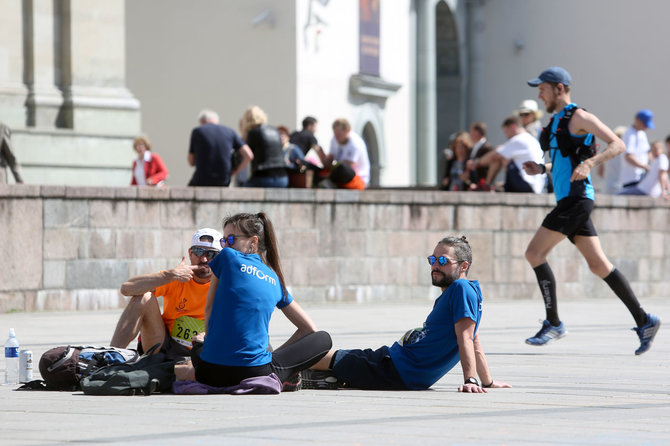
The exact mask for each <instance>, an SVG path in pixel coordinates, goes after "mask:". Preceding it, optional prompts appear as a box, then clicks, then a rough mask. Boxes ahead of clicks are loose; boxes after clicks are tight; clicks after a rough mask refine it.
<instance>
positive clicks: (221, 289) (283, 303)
mask: <svg viewBox="0 0 670 446" xmlns="http://www.w3.org/2000/svg"><path fill="white" fill-rule="evenodd" d="M223 233H224V237H223V239H222V240H221V245H222V246H223V247H224V249H223V250H222V251H221V252H220V253H219V254H218V255H217V256H216V257H215V258H214V259H213V260H212V261H211V262H210V263H209V266H210V268H211V269H212V272H213V273H214V277H213V278H212V281H211V284H210V287H209V293H208V295H207V305H206V307H205V329H206V336H205V339H204V344H200V345H199V344H198V343H197V342H196V343H195V346H194V348H193V352H192V359H193V365H194V367H195V378H196V380H197V381H199V382H202V383H204V384H208V385H211V386H217V387H223V386H234V385H237V384H239V383H240V381H242V380H243V379H246V378H250V377H254V376H265V375H270V374H271V373H275V374H276V375H277V376H278V377H279V379H280V380H281V381H282V383H283V384H284V390H289V389H290V390H296V389H295V385H296V384H298V381H299V372H300V371H301V370H304V369H306V368H308V367H310V366H311V365H313V364H316V362H318V361H319V360H320V359H321V358H322V357H323V356H324V355H325V354H326V353H328V350H329V349H330V347H331V346H332V342H331V339H330V335H329V334H328V333H326V332H324V331H318V332H317V331H316V326H315V325H314V322H312V320H311V319H310V317H309V316H308V315H307V313H305V311H304V310H303V309H302V308H301V307H300V305H298V304H297V303H296V302H295V301H294V300H293V298H292V297H291V295H290V294H289V293H288V291H287V290H286V285H285V282H284V275H283V273H282V269H281V265H280V262H279V250H278V247H277V239H276V237H275V232H274V228H273V226H272V222H271V221H270V219H269V218H268V217H267V215H265V214H264V213H262V212H261V213H258V214H246V213H243V214H236V215H233V216H232V217H228V218H226V219H225V220H224V222H223ZM275 307H276V308H279V309H280V310H282V312H283V313H284V315H285V316H286V317H287V318H288V319H289V320H290V321H291V322H292V323H293V324H294V325H295V326H296V328H297V330H296V331H295V333H293V335H292V336H291V337H290V338H289V339H288V340H287V341H286V342H285V343H284V344H283V345H282V346H280V347H279V348H277V349H276V350H275V351H270V350H271V349H270V348H268V347H269V341H268V329H269V324H270V317H271V316H272V312H273V311H274V309H275ZM291 384H293V388H291ZM298 388H299V387H298Z"/></svg>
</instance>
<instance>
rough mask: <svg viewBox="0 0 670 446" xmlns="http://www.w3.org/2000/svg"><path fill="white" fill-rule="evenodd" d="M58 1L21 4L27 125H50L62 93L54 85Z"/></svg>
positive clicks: (33, 1) (54, 118)
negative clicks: (56, 9) (56, 7)
mask: <svg viewBox="0 0 670 446" xmlns="http://www.w3.org/2000/svg"><path fill="white" fill-rule="evenodd" d="M57 4H58V2H45V1H39V0H26V1H24V2H23V5H24V11H23V13H24V17H23V19H24V20H23V23H24V27H25V29H24V33H23V37H24V55H25V60H24V63H25V82H26V85H27V87H28V96H27V97H26V109H27V110H26V111H27V120H26V124H27V125H28V126H30V127H41V128H53V127H55V126H56V119H57V116H58V112H59V110H60V107H61V105H62V104H63V95H62V94H61V92H60V90H58V88H56V68H57V63H56V53H55V49H56V47H57V44H58V42H57V38H58V35H57V33H56V32H54V29H55V26H54V25H55V24H56V25H57V22H56V21H55V20H54V5H57Z"/></svg>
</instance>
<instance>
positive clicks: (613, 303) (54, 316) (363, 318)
mask: <svg viewBox="0 0 670 446" xmlns="http://www.w3.org/2000/svg"><path fill="white" fill-rule="evenodd" d="M642 302H643V304H644V306H645V308H646V309H647V310H648V311H652V312H654V313H656V314H658V315H659V316H660V317H661V318H662V319H663V320H664V321H666V325H665V326H664V327H662V328H661V330H660V332H659V334H658V336H657V338H656V341H655V343H654V346H653V347H652V349H651V350H650V351H649V352H647V353H646V354H645V355H642V356H639V357H636V356H635V355H634V354H633V351H634V350H635V349H636V348H637V347H638V341H637V336H636V335H635V333H633V332H632V331H630V328H631V327H632V326H633V321H632V318H631V317H630V315H629V314H628V312H627V311H626V309H625V307H624V306H623V305H622V304H621V303H620V302H619V301H618V299H616V298H615V297H612V298H611V299H596V300H588V301H586V300H584V301H570V300H564V301H560V302H559V309H560V313H561V316H562V318H563V321H564V322H565V323H566V326H567V328H568V331H569V334H568V336H566V337H565V338H564V339H561V340H560V341H557V342H556V343H555V344H553V345H550V346H547V347H530V346H527V345H525V344H524V342H523V340H524V339H525V338H526V337H528V336H530V335H532V334H534V333H535V331H537V329H538V328H539V326H540V324H539V322H538V319H540V318H543V313H544V311H543V306H542V303H541V302H540V301H539V300H497V301H492V302H485V307H484V319H483V321H482V324H481V328H480V336H481V340H482V343H483V346H484V348H485V350H486V351H487V353H488V359H489V363H490V366H491V370H492V373H493V376H494V377H495V378H496V379H497V380H502V381H506V382H508V383H510V384H512V385H513V386H514V387H513V388H512V389H493V390H490V391H489V393H487V394H479V395H475V394H461V393H458V392H457V391H456V388H457V387H458V385H459V384H460V383H461V382H462V373H461V370H460V366H456V368H454V369H453V370H452V371H451V372H450V373H448V374H447V375H446V376H445V377H444V378H443V379H442V380H441V381H439V382H438V383H437V384H436V385H435V386H433V388H432V390H429V391H422V392H377V391H359V390H336V391H324V390H302V391H300V392H297V393H284V394H281V395H272V396H261V395H247V396H231V395H208V396H183V395H152V396H149V397H142V396H135V397H99V396H98V397H96V396H86V395H83V393H81V392H78V393H71V392H16V391H13V388H12V387H7V386H0V401H2V402H1V403H0V413H1V416H0V432H1V434H0V444H2V445H13V446H14V445H16V446H18V445H52V444H61V443H76V444H85V445H88V444H91V445H92V444H115V445H116V444H118V445H130V444H132V445H175V446H177V445H178V446H185V445H189V446H192V445H220V444H225V445H232V444H234V445H238V444H242V445H266V444H267V445H302V444H312V445H313V444H319V445H331V444H332V445H350V444H351V445H374V444H380V445H387V444H400V445H410V444H411V445H419V444H420V445H432V444H439V445H448V444H487V445H488V444H491V445H495V444H497V445H502V444H504V445H515V444H533V445H536V444H551V445H559V444H583V445H621V444H631V445H661V444H663V445H666V444H670V421H668V420H670V300H667V299H666V300H661V299H646V300H644V299H643V301H642ZM431 306H432V302H429V301H423V302H416V303H405V304H388V305H384V304H374V305H343V304H332V305H328V306H326V305H320V306H311V307H308V308H307V309H308V311H309V313H310V315H311V316H312V318H313V319H314V320H315V322H316V323H317V325H318V326H319V328H321V329H324V330H327V331H329V332H330V333H331V334H332V336H333V342H334V344H335V347H336V348H352V347H378V346H380V345H382V344H390V343H391V342H393V341H394V340H395V339H397V338H399V337H400V336H401V335H402V334H403V333H404V332H405V331H406V330H407V329H409V328H413V327H415V326H418V325H421V323H422V322H423V320H424V318H425V316H426V315H427V314H428V312H429V311H430V308H431ZM119 314H120V310H118V311H100V312H80V313H57V312H54V313H45V312H42V313H10V314H0V330H1V332H2V333H3V334H5V333H6V332H7V330H8V328H9V327H10V326H12V327H14V328H15V329H16V333H17V337H18V339H19V340H20V342H21V347H22V348H30V349H31V350H32V351H33V353H34V356H35V360H36V361H35V362H36V363H37V362H38V360H39V357H40V355H41V353H42V352H44V351H45V350H47V349H48V348H51V347H53V346H57V345H65V344H79V343H90V344H108V343H109V340H110V337H111V334H112V331H113V330H114V326H115V324H116V320H117V318H118V316H119ZM290 333H291V328H290V324H289V323H288V322H287V321H286V320H285V319H284V318H283V316H282V315H281V313H279V312H276V313H275V316H274V318H273V321H272V343H273V345H275V346H277V345H280V344H281V342H282V339H285V338H287V337H288V336H289V335H290ZM3 368H4V364H3Z"/></svg>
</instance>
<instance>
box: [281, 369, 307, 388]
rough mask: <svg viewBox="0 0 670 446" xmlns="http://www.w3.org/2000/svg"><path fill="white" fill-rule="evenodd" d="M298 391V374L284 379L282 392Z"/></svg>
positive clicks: (299, 386)
mask: <svg viewBox="0 0 670 446" xmlns="http://www.w3.org/2000/svg"><path fill="white" fill-rule="evenodd" d="M300 389H302V376H301V375H300V372H296V373H294V374H293V375H291V376H289V377H288V378H286V381H284V382H283V383H282V387H281V391H282V392H297V391H298V390H300Z"/></svg>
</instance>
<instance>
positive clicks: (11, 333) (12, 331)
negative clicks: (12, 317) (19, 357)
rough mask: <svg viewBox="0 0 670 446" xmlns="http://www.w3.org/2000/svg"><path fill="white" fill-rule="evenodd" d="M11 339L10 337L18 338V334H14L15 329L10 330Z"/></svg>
mask: <svg viewBox="0 0 670 446" xmlns="http://www.w3.org/2000/svg"><path fill="white" fill-rule="evenodd" d="M9 337H10V338H15V337H16V333H14V329H13V328H10V329H9Z"/></svg>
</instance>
